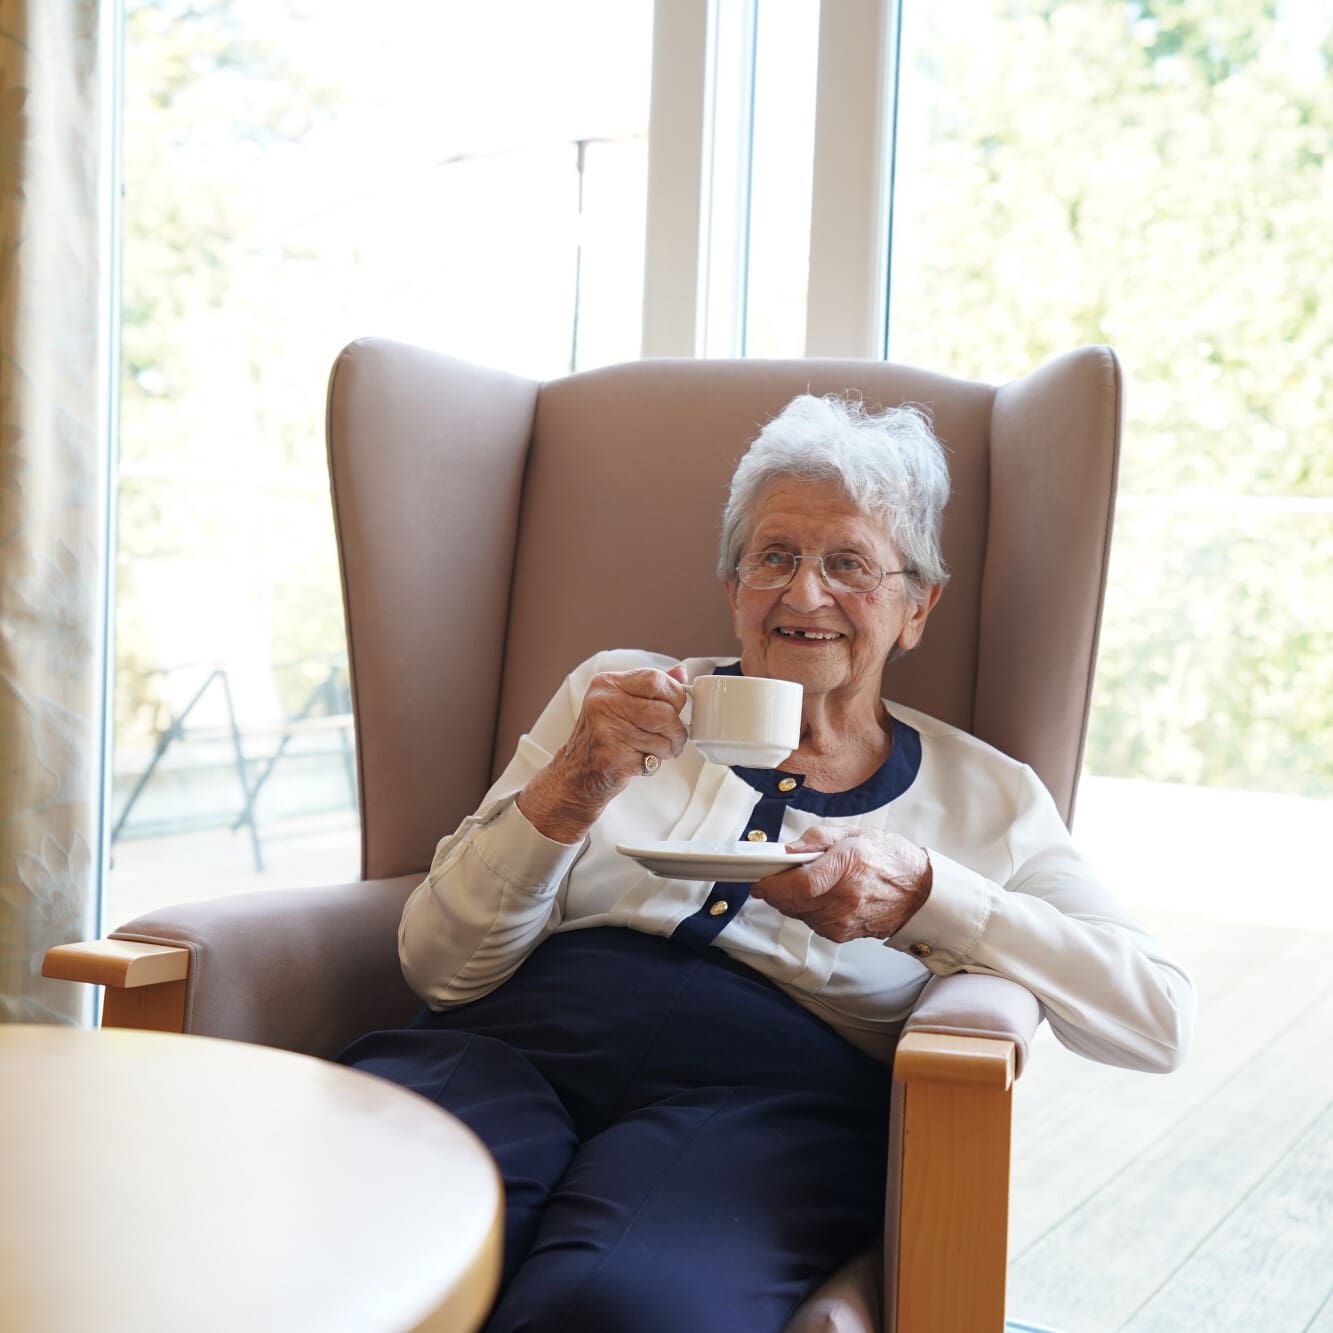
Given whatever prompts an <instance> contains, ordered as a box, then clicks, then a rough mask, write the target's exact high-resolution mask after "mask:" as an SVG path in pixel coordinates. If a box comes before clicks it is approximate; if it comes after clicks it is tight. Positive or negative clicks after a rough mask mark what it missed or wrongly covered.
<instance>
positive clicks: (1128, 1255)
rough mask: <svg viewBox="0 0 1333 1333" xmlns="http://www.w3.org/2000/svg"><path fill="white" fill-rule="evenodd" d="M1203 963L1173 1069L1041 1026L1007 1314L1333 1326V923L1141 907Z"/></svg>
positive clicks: (1170, 1328) (1060, 1326)
mask: <svg viewBox="0 0 1333 1333" xmlns="http://www.w3.org/2000/svg"><path fill="white" fill-rule="evenodd" d="M1139 915H1140V918H1141V919H1142V920H1143V922H1144V924H1145V925H1147V926H1148V927H1149V928H1150V929H1152V930H1154V931H1155V932H1156V933H1157V934H1158V935H1159V936H1160V937H1161V938H1163V939H1164V940H1166V941H1168V942H1169V943H1170V944H1171V946H1172V949H1173V951H1174V952H1176V953H1177V954H1178V955H1179V956H1181V957H1182V958H1183V959H1184V960H1185V962H1186V963H1187V965H1188V966H1189V967H1190V969H1191V972H1192V973H1193V975H1194V978H1195V981H1196V983H1197V985H1198V988H1199V997H1200V1015H1199V1025H1198V1029H1197V1033H1196V1038H1195V1043H1194V1047H1193V1051H1192V1053H1191V1055H1190V1057H1189V1059H1188V1060H1187V1061H1186V1063H1185V1065H1184V1066H1183V1068H1182V1069H1180V1070H1179V1071H1177V1072H1176V1073H1174V1074H1170V1075H1167V1076H1159V1075H1150V1074H1136V1073H1129V1072H1126V1071H1122V1070H1116V1069H1109V1068H1106V1067H1103V1066H1099V1065H1095V1064H1092V1063H1090V1062H1088V1061H1086V1060H1083V1059H1080V1058H1078V1057H1076V1056H1073V1055H1070V1054H1069V1053H1068V1052H1067V1051H1065V1050H1063V1049H1062V1048H1061V1047H1060V1046H1059V1045H1058V1043H1056V1042H1055V1040H1054V1039H1053V1038H1052V1037H1051V1035H1050V1032H1049V1029H1046V1028H1043V1029H1042V1032H1041V1034H1040V1037H1039V1041H1038V1045H1037V1047H1036V1049H1035V1050H1034V1052H1033V1059H1032V1061H1031V1063H1030V1065H1029V1068H1028V1071H1027V1073H1026V1074H1025V1075H1024V1076H1023V1078H1022V1079H1021V1080H1020V1082H1019V1084H1018V1092H1017V1100H1016V1112H1015V1165H1014V1185H1013V1198H1014V1202H1013V1208H1012V1212H1011V1234H1010V1266H1009V1302H1008V1309H1009V1316H1010V1318H1011V1319H1015V1320H1022V1321H1025V1322H1029V1323H1033V1324H1037V1325H1042V1326H1045V1327H1049V1328H1051V1329H1054V1330H1059V1331H1060V1333H1112V1330H1126V1333H1225V1331H1226V1330H1232V1329H1235V1330H1241V1329H1243V1330H1246V1333H1333V934H1330V933H1328V932H1325V931H1321V930H1307V931H1298V930H1294V929H1290V928H1285V927H1280V926H1278V927H1275V926H1266V925H1265V926H1257V925H1246V924H1239V923H1236V922H1226V921H1218V920H1213V919H1208V918H1203V917H1196V916H1168V915H1161V914H1159V915H1157V916H1153V915H1152V914H1149V913H1142V912H1141V913H1139Z"/></svg>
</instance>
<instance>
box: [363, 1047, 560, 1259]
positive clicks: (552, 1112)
mask: <svg viewBox="0 0 1333 1333" xmlns="http://www.w3.org/2000/svg"><path fill="white" fill-rule="evenodd" d="M340 1060H341V1061H342V1063H344V1064H349V1065H354V1066H355V1067H356V1068H358V1069H361V1070H363V1071H365V1072H366V1073H369V1074H377V1075H379V1076H380V1077H381V1078H387V1079H389V1080H390V1081H392V1082H394V1083H397V1084H399V1085H400V1086H402V1087H405V1088H409V1089H411V1090H412V1091H413V1092H418V1093H420V1094H421V1095H422V1096H424V1097H427V1098H429V1099H430V1100H431V1101H433V1102H435V1103H436V1105H438V1106H442V1107H443V1108H444V1109H445V1110H447V1111H449V1112H451V1113H452V1114H453V1115H455V1116H457V1117H458V1119H460V1120H461V1121H462V1122H463V1123H464V1124H465V1125H467V1126H468V1128H469V1129H471V1130H472V1131H473V1133H475V1134H476V1135H477V1137H478V1138H480V1139H481V1141H482V1142H483V1143H484V1144H485V1145H486V1147H487V1148H488V1149H489V1150H490V1152H491V1155H492V1156H493V1157H494V1158H495V1161H496V1165H497V1166H498V1168H499V1171H500V1175H501V1177H502V1178H503V1180H504V1186H505V1253H504V1275H503V1278H502V1283H507V1282H508V1281H509V1280H510V1278H511V1277H512V1276H513V1274H514V1273H515V1271H517V1269H518V1267H519V1265H520V1264H521V1263H522V1262H523V1259H524V1256H525V1255H526V1254H527V1252H528V1249H529V1247H530V1245H531V1244H532V1240H533V1237H534V1236H535V1235H536V1232H537V1228H538V1225H539V1223H540V1222H541V1218H542V1215H543V1212H544V1211H545V1208H546V1206H547V1201H548V1200H549V1198H550V1196H551V1191H552V1190H553V1189H554V1187H555V1185H556V1183H557V1182H558V1181H559V1180H560V1178H561V1177H562V1176H563V1175H564V1173H565V1170H566V1168H567V1167H568V1166H569V1163H570V1161H571V1159H572V1158H573V1156H574V1152H575V1150H576V1149H577V1147H578V1137H577V1135H576V1134H575V1133H574V1129H573V1126H572V1125H571V1123H570V1119H569V1114H568V1112H567V1111H566V1110H565V1108H564V1107H563V1106H562V1105H561V1103H560V1099H559V1098H558V1097H557V1096H556V1094H555V1092H554V1091H553V1090H552V1089H551V1086H550V1084H549V1083H548V1082H547V1081H546V1080H545V1079H544V1078H543V1077H542V1076H541V1074H539V1073H538V1072H537V1070H536V1069H534V1068H533V1067H532V1065H531V1064H530V1063H529V1062H528V1061H527V1060H526V1059H525V1058H524V1057H523V1056H522V1055H520V1054H518V1053H517V1052H516V1051H514V1050H512V1049H511V1048H510V1047H508V1046H506V1045H505V1044H504V1043H503V1042H499V1041H494V1040H492V1039H491V1038H489V1037H480V1036H476V1035H474V1034H472V1033H467V1032H448V1031H428V1030H416V1029H408V1030H406V1031H400V1032H375V1033H371V1034H370V1035H369V1036H367V1037H363V1038H362V1039H361V1040H360V1041H358V1042H356V1043H355V1044H354V1045H352V1046H351V1047H349V1048H348V1049H347V1050H346V1051H345V1052H343V1054H342V1056H341V1057H340Z"/></svg>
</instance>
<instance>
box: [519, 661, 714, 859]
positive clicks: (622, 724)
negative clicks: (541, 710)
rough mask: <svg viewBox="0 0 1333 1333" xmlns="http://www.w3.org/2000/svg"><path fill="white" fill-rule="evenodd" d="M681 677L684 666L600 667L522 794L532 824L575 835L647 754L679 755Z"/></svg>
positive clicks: (561, 835)
mask: <svg viewBox="0 0 1333 1333" xmlns="http://www.w3.org/2000/svg"><path fill="white" fill-rule="evenodd" d="M684 681H685V668H684V667H682V666H674V667H672V668H671V669H670V670H669V671H659V670H657V669H656V668H655V667H639V668H636V669H635V670H633V671H602V672H599V673H598V674H597V675H595V676H594V677H593V678H592V680H591V681H590V682H589V685H588V689H587V692H586V693H585V694H584V696H583V707H582V708H581V709H580V711H579V716H578V719H577V720H576V721H575V723H574V729H573V731H571V732H570V734H569V738H568V739H567V740H566V741H565V743H564V744H563V745H562V746H561V747H560V749H559V750H557V751H556V753H555V755H554V756H553V757H552V759H551V762H550V763H549V764H547V765H546V767H545V768H544V769H542V771H541V772H540V773H538V774H537V775H536V776H535V777H534V778H533V779H532V781H531V782H529V783H528V785H527V786H526V787H525V788H524V789H523V791H522V792H521V793H520V794H519V797H518V804H519V809H521V810H522V811H523V814H524V815H525V816H526V817H527V819H528V820H529V821H530V822H531V823H532V825H533V826H534V827H535V828H537V829H539V830H540V831H541V832H542V833H545V834H546V836H547V837H549V838H554V839H555V840H556V841H558V842H567V843H569V842H577V841H578V840H579V839H580V838H581V837H582V836H583V835H584V833H586V832H587V830H588V829H589V828H590V827H591V826H592V824H593V823H594V822H595V821H596V819H597V817H598V815H600V814H601V812H602V811H603V810H604V809H605V808H606V806H607V803H608V802H609V801H610V800H611V799H612V797H614V796H616V795H618V794H619V793H620V792H621V791H623V790H624V788H625V786H626V785H627V784H628V783H629V782H630V781H631V780H632V779H633V778H636V777H640V776H641V775H642V773H643V757H644V755H648V754H652V755H656V756H657V757H658V758H659V759H672V758H675V757H676V756H677V755H679V754H680V752H681V750H682V749H683V748H684V745H685V741H686V731H685V725H684V723H683V722H681V720H680V711H681V709H682V708H684V707H685V700H686V698H687V697H688V696H687V695H686V693H685V685H684Z"/></svg>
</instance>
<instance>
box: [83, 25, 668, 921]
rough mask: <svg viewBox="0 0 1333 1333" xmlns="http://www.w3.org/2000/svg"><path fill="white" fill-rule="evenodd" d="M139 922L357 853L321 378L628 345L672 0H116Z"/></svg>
mask: <svg viewBox="0 0 1333 1333" xmlns="http://www.w3.org/2000/svg"><path fill="white" fill-rule="evenodd" d="M125 3H126V10H125V42H124V46H125V73H124V129H123V141H124V167H123V170H124V215H123V231H124V297H123V303H124V314H123V333H122V367H123V375H122V388H121V402H122V411H121V425H120V470H119V480H120V512H119V558H118V562H117V571H118V601H117V607H116V716H115V746H114V754H115V758H114V786H113V792H112V799H111V803H110V804H111V818H112V821H113V823H114V824H115V837H114V841H113V846H112V864H113V869H112V874H111V878H110V883H109V886H108V890H107V895H106V907H105V912H106V915H107V917H108V919H109V920H111V921H113V922H118V921H122V920H124V919H126V918H127V917H129V916H131V915H134V914H136V913H138V912H139V911H140V910H143V909H145V908H148V907H151V906H154V905H157V904H159V903H165V902H172V901H179V900H180V899H181V898H183V897H186V896H189V895H195V896H211V895H216V894H218V893H223V892H228V891H232V890H242V889H248V888H259V887H263V886H267V885H271V884H274V883H282V884H296V883H303V882H304V883H313V882H337V881H339V880H347V879H354V878H355V877H356V875H357V872H358V860H359V845H358V844H359V833H358V824H357V818H356V793H355V769H354V763H353V761H352V750H351V746H352V736H351V730H350V728H351V719H350V716H349V706H348V694H347V681H346V664H345V659H344V649H343V626H342V606H341V597H340V592H339V587H338V576H337V569H336V562H335V557H334V545H333V534H332V530H331V520H330V511H329V501H328V490H327V480H326V473H325V465H324V446H323V406H324V386H325V381H326V378H327V375H328V371H329V367H330V365H331V363H332V361H333V359H334V357H335V356H336V354H337V352H338V350H339V348H340V347H341V346H343V345H344V344H345V343H346V342H348V341H350V340H351V339H353V338H356V337H360V336H362V335H367V334H374V335H380V336H386V337H392V338H397V339H401V340H403V341H410V342H417V343H422V344H425V345H428V346H432V347H435V348H439V349H441V350H445V351H448V352H451V353H453V354H455V355H458V356H462V357H465V358H467V359H470V360H475V361H481V362H489V363H492V364H497V365H503V366H506V367H508V368H509V369H512V370H514V371H517V372H519V373H526V374H531V375H534V376H548V375H555V374H560V373H562V372H565V371H568V370H570V369H571V368H583V367H586V366H591V365H596V364H600V363H604V362H606V361H611V360H617V359H626V358H630V357H633V356H635V355H636V354H637V352H638V348H639V337H640V333H639V328H640V321H639V316H640V308H639V307H640V291H641V268H642V254H643V235H644V216H643V210H644V182H645V173H646V157H647V124H648V96H649V87H650V79H649V66H650V57H651V39H652V23H651V18H652V12H651V11H652V6H651V3H650V0H579V2H578V3H568V4H561V5H551V4H548V3H544V0H491V2H490V3H487V4H484V5H480V4H463V3H455V2H453V0H386V3H384V4H382V5H380V6H378V7H376V8H374V9H373V11H372V10H369V9H367V8H366V6H364V5H359V4H353V3H350V0H125Z"/></svg>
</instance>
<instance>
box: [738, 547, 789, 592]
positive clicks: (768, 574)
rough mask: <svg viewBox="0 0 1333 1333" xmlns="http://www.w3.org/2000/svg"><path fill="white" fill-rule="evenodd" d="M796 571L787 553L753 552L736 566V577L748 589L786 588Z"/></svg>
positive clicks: (744, 556)
mask: <svg viewBox="0 0 1333 1333" xmlns="http://www.w3.org/2000/svg"><path fill="white" fill-rule="evenodd" d="M795 569H796V561H795V559H794V558H793V557H792V556H791V555H789V554H788V553H787V552H786V551H751V552H750V554H749V555H743V556H741V558H740V562H739V563H738V564H737V566H736V576H737V577H738V578H739V579H740V581H741V582H742V583H743V584H745V586H746V587H747V588H784V587H786V586H787V584H788V583H790V582H791V578H792V574H793V573H794V572H795Z"/></svg>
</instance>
